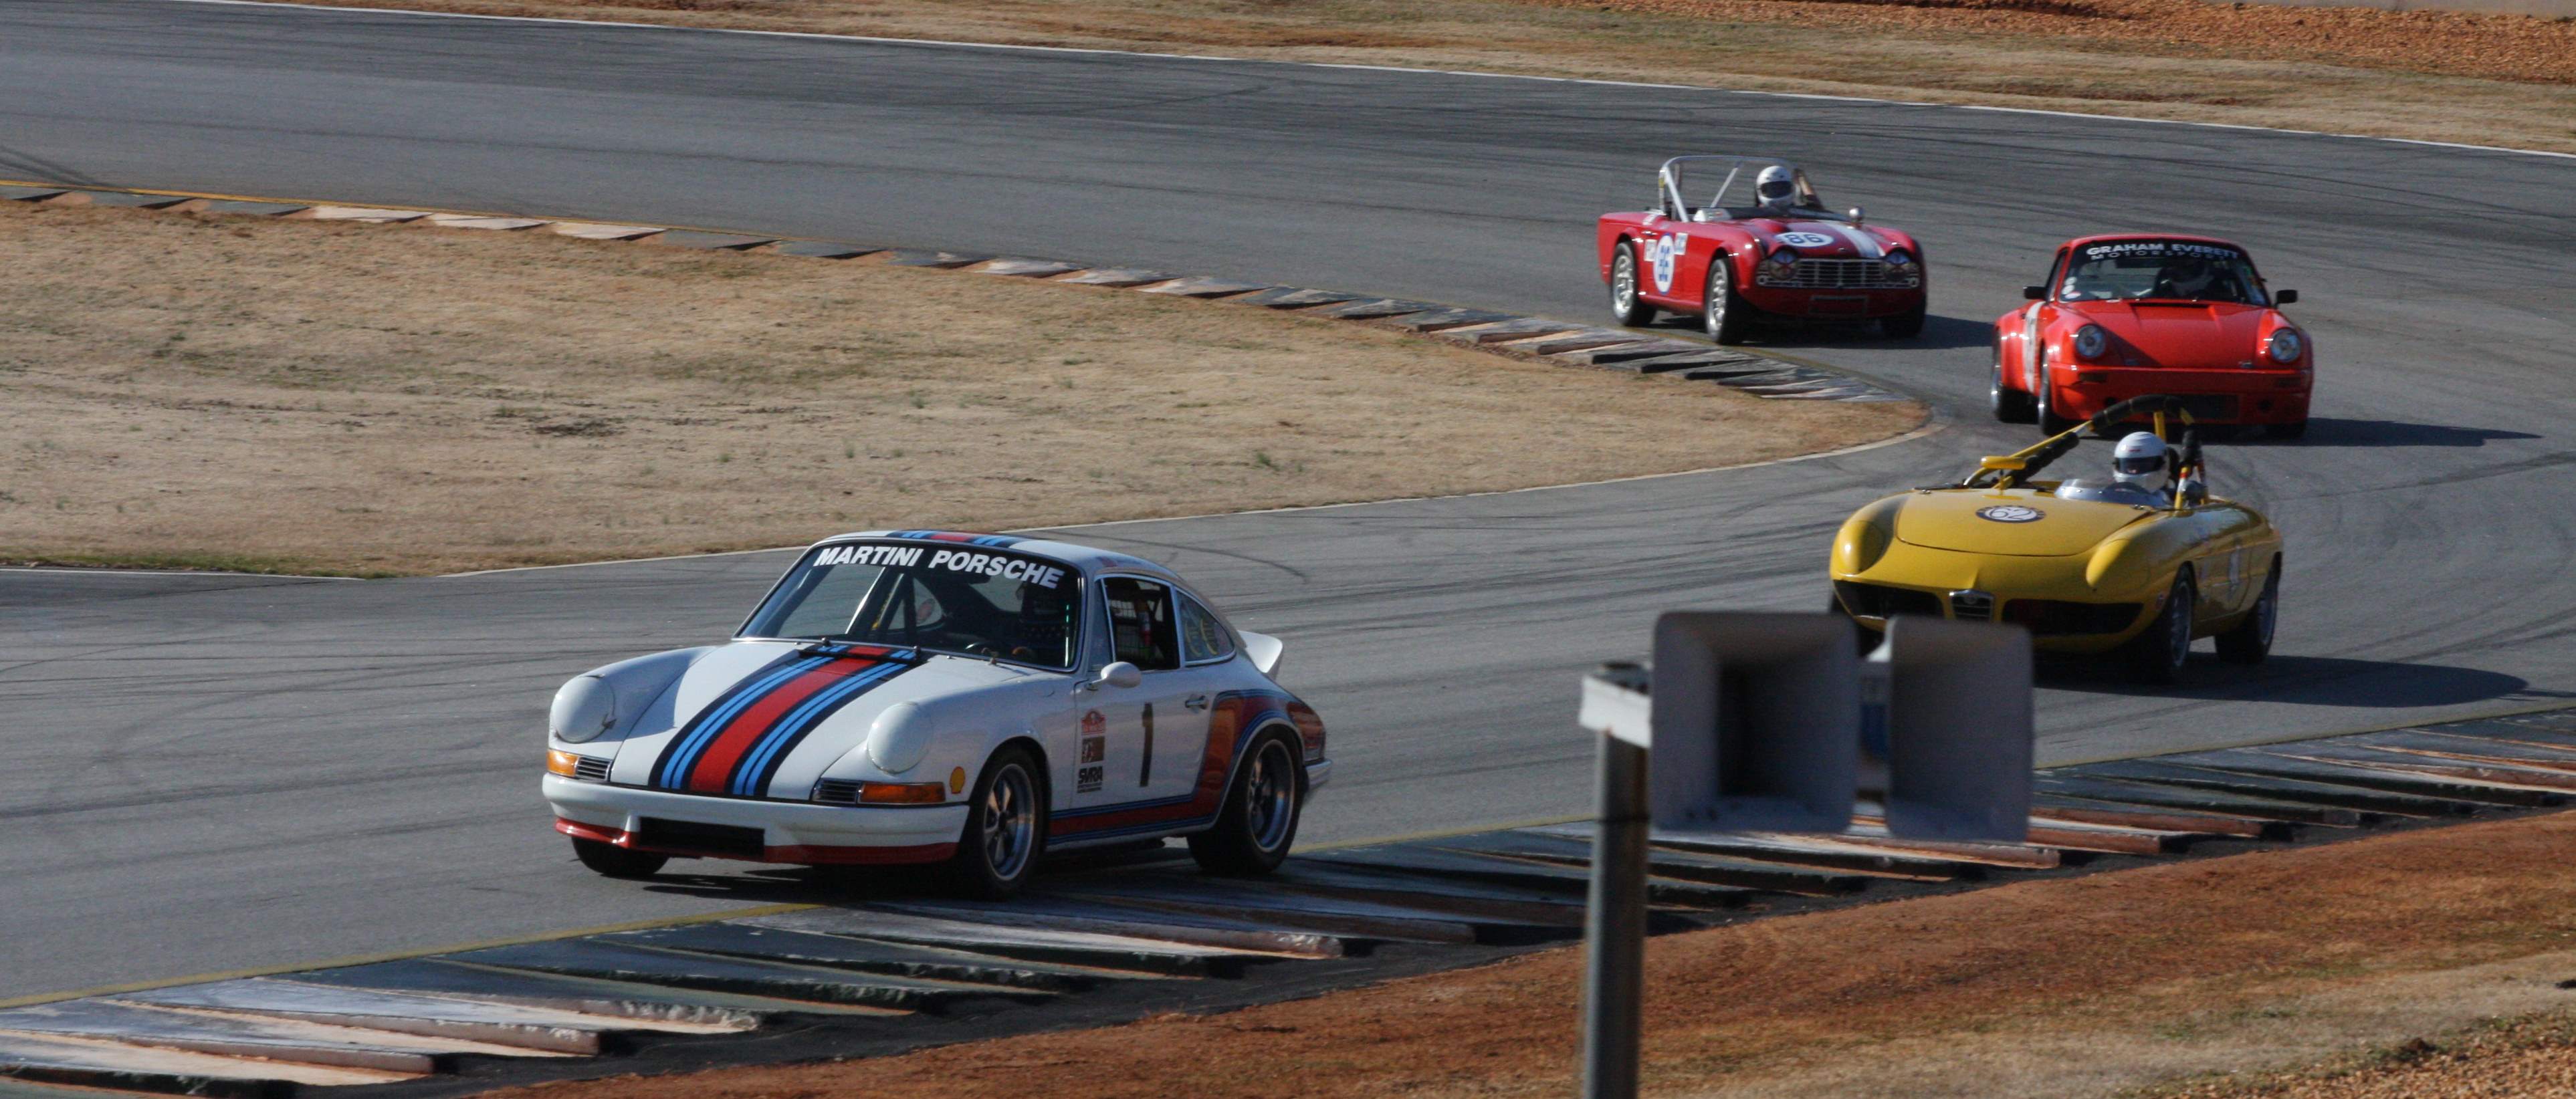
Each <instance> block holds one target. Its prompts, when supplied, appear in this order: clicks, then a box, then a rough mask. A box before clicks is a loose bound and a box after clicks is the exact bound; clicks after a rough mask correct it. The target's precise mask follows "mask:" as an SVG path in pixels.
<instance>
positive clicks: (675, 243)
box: [653, 229, 778, 252]
mask: <svg viewBox="0 0 2576 1099" xmlns="http://www.w3.org/2000/svg"><path fill="white" fill-rule="evenodd" d="M777 239H778V238H777V237H752V236H744V235H742V234H740V233H707V232H700V231H698V230H695V229H670V230H665V231H664V232H663V233H662V234H661V235H659V236H656V237H654V238H653V243H655V244H667V245H670V246H672V247H674V248H696V249H700V250H703V251H716V252H739V251H742V250H743V249H745V248H758V247H760V246H761V245H764V244H767V243H769V242H771V241H774V240H777Z"/></svg>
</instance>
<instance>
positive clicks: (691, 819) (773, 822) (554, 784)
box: [545, 775, 966, 864]
mask: <svg viewBox="0 0 2576 1099" xmlns="http://www.w3.org/2000/svg"><path fill="white" fill-rule="evenodd" d="M545 797H546V802H547V804H549V805H552V806H554V811H555V830H556V831H558V832H562V833H564V834H566V835H570V836H574V837H576V838H580V839H590V840H598V841H600V842H603V843H612V844H615V845H617V846H619V847H626V848H631V849H634V850H638V851H658V852H663V853H666V854H674V855H697V856H702V857H710V858H734V859H747V860H751V861H755V862H787V863H805V864H824V863H917V862H938V861H940V860H942V859H945V858H947V857H948V856H949V855H950V854H951V853H953V852H954V851H955V850H956V848H957V837H958V834H959V833H961V832H963V831H964V830H965V828H966V806H965V804H964V803H962V802H961V803H954V804H949V805H932V806H921V807H918V808H913V807H906V808H900V809H896V808H860V807H856V806H848V805H805V804H799V803H795V802H784V801H754V800H749V799H743V798H714V797H701V796H698V795H695V794H674V793H667V792H664V791H660V790H639V789H636V788H634V787H632V786H610V785H608V784H606V783H601V782H581V781H578V780H575V779H569V778H564V777H562V776H560V775H547V776H546V777H545ZM648 818H649V819H650V820H652V821H654V822H674V823H676V824H679V825H682V826H686V825H714V826H717V827H718V828H729V829H757V830H759V832H760V833H761V835H760V845H759V846H760V850H759V851H758V852H757V853H755V852H753V851H752V850H751V849H750V845H749V844H748V843H743V844H739V845H736V844H731V843H721V844H708V845H694V844H691V843H689V842H686V840H685V838H684V837H685V836H686V835H687V834H688V832H687V829H686V828H685V827H682V828H678V829H674V828H670V827H667V826H664V825H661V824H658V823H657V824H648V823H647V819H648ZM675 837H677V838H675ZM746 838H747V837H746Z"/></svg>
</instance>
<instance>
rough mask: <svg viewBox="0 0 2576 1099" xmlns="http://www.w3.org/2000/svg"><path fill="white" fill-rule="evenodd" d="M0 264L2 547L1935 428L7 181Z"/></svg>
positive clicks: (691, 534) (458, 538)
mask: <svg viewBox="0 0 2576 1099" xmlns="http://www.w3.org/2000/svg"><path fill="white" fill-rule="evenodd" d="M0 253H5V254H7V255H9V256H10V257H11V259H12V268H13V272H14V273H15V278H14V281H13V284H12V286H11V291H10V293H9V294H8V295H7V297H5V298H0V334H5V340H0V417H6V419H7V421H8V423H9V424H10V430H8V431H7V432H5V433H0V559H19V560H27V559H37V560H54V561H70V562H96V563H125V564H160V565H210V566H216V567H236V568H243V567H246V568H262V569H284V570H299V571H310V570H322V571H339V572H357V573H403V572H424V571H444V570H453V569H463V568H479V567H495V566H505V565H518V564H546V563H554V562H562V561H574V560H588V559H598V558H608V557H631V556H645V555H653V554H665V553H686V552H695V551H708V550H727V549H741V548H748V547H759V546H776V545H785V544H792V543H800V542H804V541H808V540H811V539H813V538H815V537H818V536H821V535H825V534H830V533H834V532H838V531H842V530H850V529H859V528H868V527H960V528H968V529H995V528H1011V527H1025V526H1037V525H1048V524H1059V523H1074V522H1083V521H1091V520H1106V519H1127V518H1138V517H1144V516H1155V515H1179V514H1194V513H1203V512H1214V511H1230V510H1238V509H1243V508H1254V507H1271V506H1284V505H1293V504H1319V503H1331V502H1337V501H1349V500H1367V499H1383V498H1387V497H1396V496H1414V495H1424V494H1441V493H1455V492H1473V491H1483V490H1491V489H1504V488H1517V487H1525V486H1531V485H1542V484H1556V483H1564V482H1571V481H1583V480H1591V479H1598V478H1605V477H1616V476H1624V475H1629V474H1643V473H1657V472H1670V471H1675V470H1684V469H1694V468H1701V467H1706V466H1712V465H1723V464H1729V463H1735V462H1743V461H1755V460H1760V459H1765V458H1773V457H1780V456H1785V455H1790V454H1797V453H1802V452H1807V451H1812V450H1818V449H1825V448H1830V447H1833V446H1839V445H1843V444H1846V443H1852V442H1858V441H1862V440H1867V439H1872V438H1879V437H1884V436H1887V435H1891V434H1895V433H1898V432H1902V431H1904V430H1906V429H1908V428H1910V427H1912V426H1914V424H1915V423H1917V422H1918V421H1919V419H1920V417H1921V410H1920V409H1918V408H1915V407H1913V406H1910V405H1833V404H1810V403H1806V402H1779V401H1758V400H1755V399H1752V398H1749V397H1745V396H1743V395H1741V394H1737V393H1734V392H1732V391H1728V390H1724V389H1722V388H1720V387H1718V386H1713V385H1709V384H1706V383H1691V382H1684V381H1680V380H1678V379H1671V378H1639V377H1635V376H1629V375H1619V374H1613V373H1609V372H1596V371H1587V370H1580V369H1568V368H1565V367H1562V366H1553V365H1547V364H1541V363H1532V362H1522V361H1518V360H1512V359H1506V358H1502V357H1499V356H1495V355H1490V354H1483V353H1479V352H1474V351H1468V350H1463V349H1460V348H1456V347H1452V346H1449V345H1446V344H1441V343H1436V342H1433V341H1430V340H1426V339H1422V338H1418V337H1411V336H1406V335H1403V334H1400V333H1397V332H1394V331H1391V330H1387V329H1382V328H1372V327H1365V326H1360V325H1354V324H1350V323H1347V322H1338V321H1329V320H1323V319H1317V318H1305V317H1295V316H1285V315H1279V314H1274V313H1270V312H1268V311H1266V310H1260V309H1254V308H1249V307H1243V306H1227V305H1222V304H1208V303H1202V302H1194V301H1184V300H1176V299H1171V298H1164V297H1157V296H1151V295H1144V294H1136V293H1129V292H1123V291H1112V290H1102V289H1096V288H1089V287H1079V286H1069V285H1039V284H1033V283H1029V282H1026V281H1023V280H1018V279H1005V278H999V277H993V276H983V275H975V274H965V273H952V272H937V271H924V270H918V269H911V268H900V267H891V266H885V265H881V264H876V263H872V262H870V261H866V260H858V261H844V262H831V261H822V260H805V259H796V258H792V257H786V256H774V255H756V254H755V255H735V254H730V253H719V254H708V253H701V252H691V251H684V250H681V249H677V248H671V247H666V246H659V245H651V244H607V243H595V242H588V241H578V240H572V239H568V238H565V237H560V236H556V235H552V234H550V233H544V232H542V231H540V232H534V233H525V232H523V233H499V232H490V231H477V230H463V229H440V228H426V227H411V226H369V225H353V224H346V223H324V222H313V221H246V220H241V219H218V218H208V217H201V216H197V215H192V214H170V213H146V212H140V211H130V210H106V209H83V208H44V207H29V206H25V205H23V204H15V203H12V204H6V205H5V206H0Z"/></svg>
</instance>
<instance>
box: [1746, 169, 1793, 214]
mask: <svg viewBox="0 0 2576 1099" xmlns="http://www.w3.org/2000/svg"><path fill="white" fill-rule="evenodd" d="M1753 194H1754V196H1755V197H1757V198H1760V199H1761V200H1762V205H1764V206H1787V205H1790V204H1791V203H1792V202H1793V201H1794V200H1795V199H1796V198H1797V196H1798V181H1797V180H1796V179H1795V178H1793V177H1792V176H1790V174H1789V169H1787V168H1785V167H1782V166H1780V165H1778V164H1774V165H1772V166H1770V167H1768V168H1764V169H1762V174H1761V175H1758V176H1755V177H1754V178H1753Z"/></svg>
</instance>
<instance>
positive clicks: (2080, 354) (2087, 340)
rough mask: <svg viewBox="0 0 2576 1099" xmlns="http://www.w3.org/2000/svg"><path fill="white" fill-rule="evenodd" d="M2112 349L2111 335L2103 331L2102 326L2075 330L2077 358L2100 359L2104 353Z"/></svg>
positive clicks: (2089, 326)
mask: <svg viewBox="0 0 2576 1099" xmlns="http://www.w3.org/2000/svg"><path fill="white" fill-rule="evenodd" d="M2110 349H2111V334H2110V333H2108V332H2104V331H2102V326H2100V325H2098V324H2088V325H2085V326H2084V327H2082V328H2078V329H2076V330H2075V357H2076V358H2079V359H2098V358H2101V357H2102V353H2103V352H2105V351H2108V350H2110Z"/></svg>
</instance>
